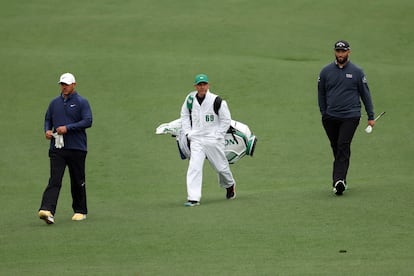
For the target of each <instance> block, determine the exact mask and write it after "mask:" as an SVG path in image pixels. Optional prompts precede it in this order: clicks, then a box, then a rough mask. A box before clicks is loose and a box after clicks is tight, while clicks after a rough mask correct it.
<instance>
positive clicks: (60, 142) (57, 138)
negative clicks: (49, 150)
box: [52, 132, 65, 149]
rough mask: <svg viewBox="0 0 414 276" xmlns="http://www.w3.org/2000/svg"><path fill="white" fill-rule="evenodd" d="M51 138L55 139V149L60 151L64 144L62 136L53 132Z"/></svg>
mask: <svg viewBox="0 0 414 276" xmlns="http://www.w3.org/2000/svg"><path fill="white" fill-rule="evenodd" d="M52 136H53V137H54V138H55V148H57V149H61V148H63V147H64V146H65V143H64V142H63V135H60V134H57V132H54V133H53V134H52Z"/></svg>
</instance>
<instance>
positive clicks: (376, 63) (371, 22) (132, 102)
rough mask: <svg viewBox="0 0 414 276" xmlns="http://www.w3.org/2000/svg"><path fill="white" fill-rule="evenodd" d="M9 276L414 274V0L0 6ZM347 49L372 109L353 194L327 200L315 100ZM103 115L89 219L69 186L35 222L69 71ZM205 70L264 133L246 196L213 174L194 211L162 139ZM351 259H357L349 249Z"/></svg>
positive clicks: (96, 130)
mask: <svg viewBox="0 0 414 276" xmlns="http://www.w3.org/2000/svg"><path fill="white" fill-rule="evenodd" d="M0 7H1V8H0V23H1V24H0V37H1V38H2V43H1V44H0V60H1V62H2V66H1V67H0V76H1V77H0V78H1V86H2V88H1V101H0V117H1V119H0V128H1V129H2V134H1V135H0V144H1V145H2V146H1V155H0V176H1V181H0V191H1V192H0V206H1V208H0V225H1V231H0V246H1V250H0V260H1V266H0V275H44V274H46V273H53V274H56V275H191V274H198V275H412V274H414V268H412V260H413V259H414V252H413V251H414V234H413V233H414V225H413V221H414V216H413V212H412V210H413V207H414V203H413V196H414V188H413V187H414V186H413V185H412V183H413V180H414V179H413V173H412V167H413V165H414V162H413V161H414V160H413V156H414V142H413V141H414V132H413V131H412V129H411V125H412V124H413V123H414V119H413V118H414V116H413V115H412V114H413V112H412V106H413V103H414V101H413V100H412V97H411V90H412V87H413V85H414V81H413V78H412V77H411V76H412V74H413V73H414V69H413V68H412V63H413V62H414V59H413V57H412V54H411V52H412V49H413V46H414V45H413V44H414V43H413V42H414V35H413V32H412V26H413V23H414V20H413V19H412V10H413V8H414V3H413V2H412V1H409V0H397V1H385V0H381V1H365V2H361V1H355V0H351V1H348V2H346V3H342V4H340V5H338V4H333V3H332V2H330V1H327V0H321V1H310V0H309V1H306V0H302V1H300V0H294V1H289V2H286V1H270V0H268V1H266V0H258V1H247V0H245V1H243V0H225V1H218V0H211V1H188V0H187V1H185V0H183V1H167V0H160V1H149V0H147V1H109V0H102V1H72V2H70V4H69V3H68V2H63V1H51V0H39V1H27V0H26V1H24V0H22V1H14V2H13V1H9V2H6V1H1V3H0ZM337 39H347V40H349V42H350V43H351V47H352V55H351V59H352V60H353V61H354V62H355V63H356V64H358V65H359V66H361V67H362V68H363V69H364V70H365V72H366V74H367V76H368V81H369V85H370V88H371V91H372V96H373V99H374V105H375V109H376V112H377V113H379V112H381V111H386V112H387V114H386V115H385V116H384V117H383V118H382V119H381V120H380V121H379V122H378V125H377V126H376V127H375V129H374V131H373V133H372V134H370V135H367V134H365V133H364V132H363V129H364V127H365V124H364V122H365V120H366V117H365V116H364V117H363V118H362V120H361V125H360V127H359V129H358V130H357V133H356V136H355V139H354V142H353V145H352V160H351V167H350V170H349V177H348V181H349V185H350V188H349V190H348V191H347V192H346V194H345V195H344V196H343V197H340V198H337V197H334V196H332V194H331V191H330V175H331V161H332V157H331V152H330V148H329V144H328V139H327V138H326V136H325V134H324V131H323V128H322V126H321V123H320V115H319V112H318V107H317V98H316V79H317V75H318V73H319V70H320V69H321V68H322V66H324V65H325V64H327V63H329V62H331V61H332V60H333V53H332V46H333V43H334V42H335V40H337ZM67 71H69V72H72V73H74V74H75V76H76V77H77V81H78V91H79V93H80V94H81V95H83V96H85V97H87V98H88V99H89V101H90V103H91V106H92V111H93V115H94V125H93V127H92V128H91V129H89V130H88V137H89V153H88V157H87V192H88V204H89V211H90V214H89V215H88V219H87V220H86V221H83V222H80V223H75V222H72V221H71V220H70V218H71V216H72V210H71V207H70V206H71V198H70V191H69V190H70V188H69V178H68V176H65V178H64V186H63V188H62V191H61V196H60V199H59V204H58V209H57V213H56V224H55V225H53V226H47V225H45V224H44V223H43V222H42V221H40V220H39V219H38V218H37V209H38V207H39V204H40V199H41V195H42V192H43V190H44V188H45V186H46V183H47V179H48V172H49V167H48V166H49V163H48V162H49V161H48V157H47V148H48V143H47V142H46V140H45V139H44V135H43V118H44V112H45V111H46V108H47V105H48V103H49V101H50V100H51V99H52V97H54V96H55V95H57V94H58V87H57V83H56V82H57V80H58V77H59V75H60V74H61V73H63V72H67ZM201 72H204V73H207V74H208V75H209V78H210V80H211V90H212V91H214V92H216V93H218V94H220V95H221V96H222V97H223V98H224V99H226V100H227V101H228V103H229V106H230V109H231V112H232V117H233V118H234V119H236V120H239V121H242V122H244V123H246V124H248V125H249V126H250V128H251V130H252V131H253V132H254V133H255V134H256V135H257V136H258V138H259V142H258V144H257V149H256V152H255V156H254V157H253V158H250V157H245V158H244V159H243V160H241V161H240V162H239V163H237V164H235V165H232V170H233V173H234V175H235V177H236V180H237V183H238V190H237V199H236V200H234V201H227V200H225V199H224V194H225V191H224V190H221V189H219V187H218V184H216V176H215V175H214V173H213V172H212V169H211V168H210V166H209V165H207V164H206V166H205V175H204V187H203V199H202V205H201V206H199V207H197V208H184V207H183V202H184V201H185V199H186V189H185V173H186V169H187V162H185V161H181V160H180V159H179V156H178V152H177V149H176V146H175V141H174V140H173V139H172V138H170V137H168V136H161V135H155V128H156V127H157V126H158V125H159V124H161V123H164V122H168V121H171V120H173V119H176V118H178V116H179V109H180V107H181V104H182V103H183V101H184V97H185V96H186V94H187V93H188V92H189V91H190V90H192V85H191V84H192V81H193V77H194V76H195V74H197V73H201ZM340 250H346V251H347V252H346V253H339V251H340Z"/></svg>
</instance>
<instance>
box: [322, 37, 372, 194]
mask: <svg viewBox="0 0 414 276" xmlns="http://www.w3.org/2000/svg"><path fill="white" fill-rule="evenodd" d="M334 52H335V61H334V62H333V63H331V64H328V65H326V66H325V67H324V68H323V69H322V70H321V72H320V74H319V78H318V102H319V109H320V112H321V115H322V124H323V127H324V129H325V131H326V134H327V136H328V138H329V141H330V144H331V148H332V151H333V155H334V163H333V173H332V180H333V182H332V185H333V191H334V193H335V194H336V195H342V194H343V192H344V191H345V189H346V176H347V172H348V168H349V160H350V156H351V142H352V138H353V136H354V133H355V130H356V128H357V127H358V124H359V120H360V117H361V100H362V102H363V103H364V106H365V111H366V113H367V115H368V125H370V126H372V127H373V126H374V124H375V120H374V108H373V104H372V100H371V94H370V91H369V88H368V83H367V79H366V77H365V74H364V72H363V70H362V69H360V68H359V67H357V66H356V65H354V64H353V63H351V61H349V54H350V52H351V48H350V46H349V43H348V42H347V41H345V40H339V41H337V42H336V43H335V45H334Z"/></svg>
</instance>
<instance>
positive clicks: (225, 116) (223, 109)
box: [218, 100, 231, 136]
mask: <svg viewBox="0 0 414 276" xmlns="http://www.w3.org/2000/svg"><path fill="white" fill-rule="evenodd" d="M218 113H219V121H220V124H219V129H218V132H219V133H220V134H222V135H223V136H224V135H226V132H227V130H228V129H229V127H230V124H231V114H230V110H229V107H228V106H227V102H226V101H225V100H223V101H222V102H221V106H220V109H219V112H218Z"/></svg>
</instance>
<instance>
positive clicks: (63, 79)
mask: <svg viewBox="0 0 414 276" xmlns="http://www.w3.org/2000/svg"><path fill="white" fill-rule="evenodd" d="M58 83H65V84H72V83H76V80H75V76H74V75H72V74H71V73H65V74H63V75H62V76H60V79H59V82H58Z"/></svg>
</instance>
